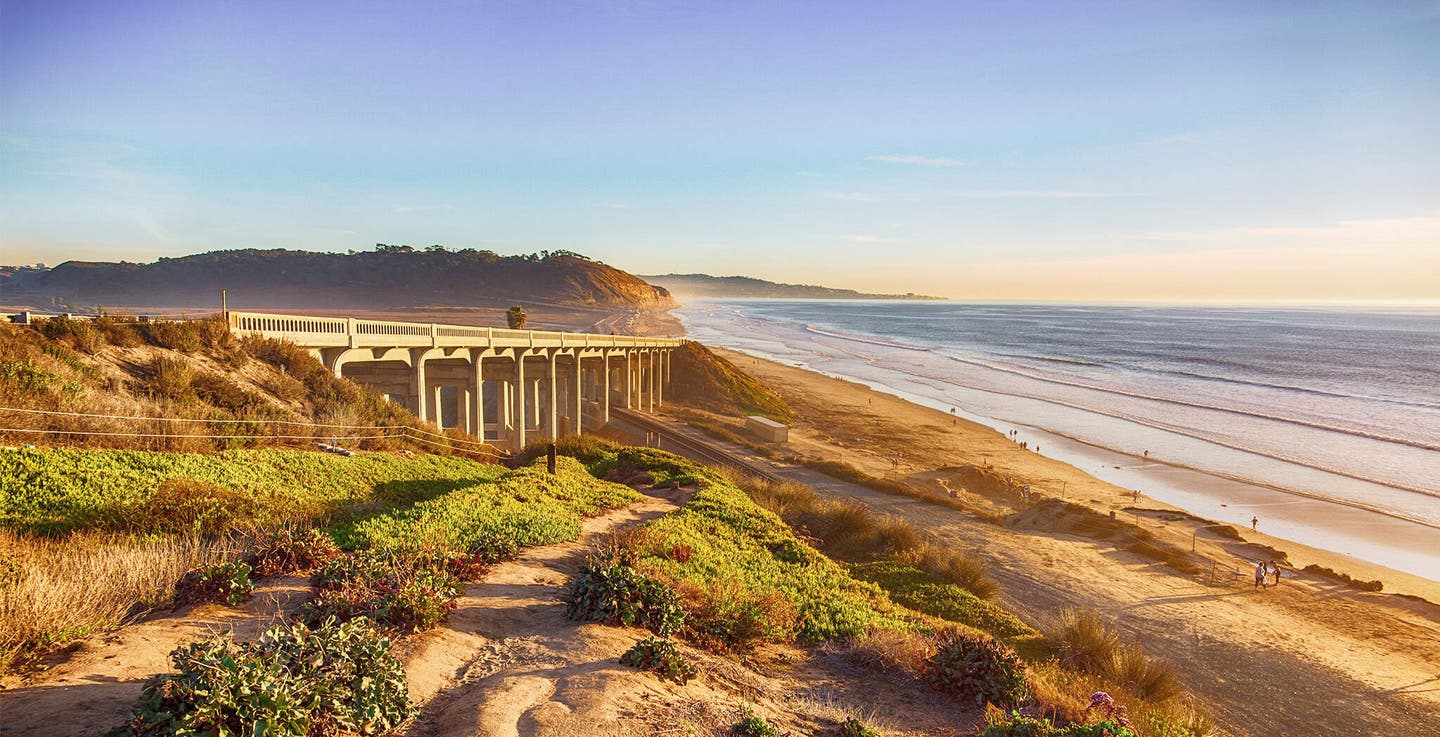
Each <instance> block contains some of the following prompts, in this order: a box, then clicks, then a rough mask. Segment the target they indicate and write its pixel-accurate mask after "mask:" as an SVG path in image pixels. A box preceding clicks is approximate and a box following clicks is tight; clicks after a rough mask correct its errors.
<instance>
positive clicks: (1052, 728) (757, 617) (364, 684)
mask: <svg viewBox="0 0 1440 737" xmlns="http://www.w3.org/2000/svg"><path fill="white" fill-rule="evenodd" d="M561 450H562V451H563V452H564V453H565V454H567V455H568V456H571V457H566V456H565V455H562V457H560V458H559V459H558V462H557V464H556V473H555V474H553V475H552V474H550V473H547V472H546V470H545V467H544V460H543V459H542V458H539V457H538V456H539V455H540V449H539V448H538V447H533V448H531V449H530V451H529V453H528V454H527V455H528V456H530V457H533V458H534V461H533V462H532V463H530V464H529V465H524V466H522V467H520V468H518V469H516V470H510V471H506V470H503V469H500V468H498V467H495V466H486V465H483V464H478V463H474V462H471V461H467V460H464V459H459V458H453V457H450V458H446V457H436V456H423V455H422V456H415V457H398V456H393V455H388V454H384V453H362V454H360V455H357V456H354V457H349V458H342V457H334V456H330V455H322V454H318V453H314V452H308V451H291V450H256V451H230V452H224V453H215V454H182V453H147V452H133V451H119V450H92V451H78V450H58V449H56V450H24V449H12V450H5V451H0V471H3V472H4V474H5V476H6V477H13V478H14V479H15V480H14V481H13V482H11V483H7V484H6V485H5V486H3V487H0V528H3V530H4V531H3V533H0V534H3V538H0V543H3V544H0V551H4V552H3V553H0V555H3V558H0V570H4V571H8V573H7V574H6V575H5V576H3V577H0V632H4V633H5V639H4V641H3V642H0V654H3V659H4V661H6V662H8V663H10V664H11V665H12V666H13V665H15V664H17V663H18V664H23V663H24V662H25V660H26V658H32V657H35V656H36V655H39V654H42V653H45V652H47V651H51V650H53V649H54V648H55V647H56V646H57V645H59V644H62V643H64V642H66V641H69V640H73V639H75V638H78V637H84V636H86V635H87V634H89V633H91V632H94V631H97V630H101V629H106V628H110V627H115V626H117V625H120V624H122V623H124V622H126V621H129V620H130V619H132V618H134V617H135V616H136V615H137V613H141V612H144V611H147V610H150V609H153V608H155V607H162V606H166V605H168V604H170V603H171V602H177V603H185V604H191V603H210V604H213V605H214V606H220V607H237V608H238V607H244V606H247V605H246V602H247V600H249V599H250V598H251V597H252V596H253V592H255V590H256V584H255V583H254V581H255V580H257V579H260V578H262V577H265V576H276V575H294V574H295V573H311V578H310V580H309V591H308V594H307V596H306V599H305V601H304V603H303V604H302V605H300V606H298V608H290V609H284V610H281V611H279V612H274V613H269V614H264V616H266V617H279V618H280V620H279V622H278V623H277V626H276V627H274V628H272V629H270V630H268V631H267V632H266V633H265V634H264V635H263V637H261V638H260V639H259V640H258V641H256V642H254V643H243V642H242V643H238V644H237V643H236V642H235V641H233V640H232V639H231V638H230V637H228V636H223V635H222V636H220V637H218V638H215V639H208V640H201V641H199V642H196V643H193V644H188V645H182V646H181V647H179V648H178V649H177V650H176V651H175V652H174V654H173V655H172V662H173V664H174V665H175V667H176V669H177V670H176V671H175V672H173V673H169V674H165V675H162V676H161V677H160V678H159V679H157V680H153V681H151V682H150V683H149V684H147V685H146V686H145V687H144V688H143V689H139V690H138V691H137V693H138V695H139V699H138V701H136V702H135V707H134V711H133V713H132V714H131V717H130V718H129V719H128V720H127V721H125V723H124V724H123V725H121V726H120V727H119V728H118V730H117V731H116V732H115V733H116V734H121V735H134V736H135V737H140V736H141V735H173V734H187V733H192V732H193V733H201V734H208V733H218V732H217V730H220V731H224V732H226V733H229V732H232V731H233V732H237V733H238V732H246V733H248V732H249V731H251V730H252V729H253V728H254V727H255V726H256V725H257V724H259V725H262V726H264V727H265V731H266V733H267V734H288V735H297V736H299V735H321V734H331V733H334V731H335V730H336V729H337V728H343V729H341V730H340V731H347V730H348V731H351V732H359V733H364V734H386V733H390V732H392V731H394V730H396V729H397V728H404V727H405V725H406V724H408V723H410V722H411V720H412V719H414V717H415V716H416V715H417V713H419V712H418V708H417V705H416V704H415V703H414V702H412V701H411V698H413V697H412V696H410V695H408V693H407V692H411V693H413V689H407V688H406V681H407V680H408V678H409V674H410V673H411V672H413V671H412V669H411V665H412V664H410V663H402V662H401V661H400V660H398V659H397V655H396V653H397V652H406V653H412V654H413V655H411V656H407V657H422V656H423V653H425V652H428V651H426V650H425V649H424V648H423V647H422V648H420V650H416V649H415V648H413V647H409V646H407V645H406V642H407V638H410V637H412V636H415V635H413V634H412V633H418V632H423V631H425V630H429V629H433V628H437V627H440V626H441V625H442V624H444V623H445V622H447V620H450V619H452V616H451V615H452V613H454V610H455V608H456V606H457V601H458V600H459V598H460V597H461V596H463V595H464V594H465V591H466V586H467V584H470V583H474V582H481V581H484V580H485V579H486V576H487V575H488V573H489V572H490V571H491V569H492V567H493V566H496V565H497V564H500V563H501V562H503V561H507V560H511V559H514V558H515V557H516V556H517V555H518V554H520V552H521V551H523V550H524V549H526V548H527V547H530V546H541V545H552V544H556V543H560V542H564V541H568V540H574V539H576V538H577V537H578V536H579V535H580V534H581V531H582V526H583V520H584V519H585V518H587V517H595V516H598V515H601V514H603V513H605V512H606V511H607V510H613V509H617V508H620V507H625V506H627V505H631V504H635V503H637V502H640V501H641V500H642V499H643V497H642V495H641V494H639V493H637V492H636V491H635V490H634V488H633V487H645V486H649V487H651V488H652V489H655V490H657V491H658V490H660V489H674V490H675V491H672V492H669V493H671V494H672V495H674V496H673V497H672V498H675V499H677V500H678V501H679V503H680V506H679V508H678V509H675V508H674V507H671V509H674V511H671V512H670V513H669V514H665V515H664V516H659V517H658V518H654V519H652V520H651V521H649V522H646V523H644V524H641V525H639V526H638V527H631V528H629V529H628V530H625V531H623V532H616V533H612V534H611V535H610V536H609V537H608V538H606V540H605V542H604V544H602V545H601V546H599V547H598V548H597V549H595V551H594V553H593V555H591V556H590V557H589V558H588V560H586V562H585V563H584V565H582V566H581V567H580V570H579V572H578V574H577V575H576V576H575V577H573V578H572V579H571V580H570V581H569V583H568V585H567V586H566V590H567V594H566V600H567V601H568V605H567V607H566V611H567V613H568V616H569V618H570V619H572V620H575V621H576V622H578V623H585V622H591V623H599V625H601V626H614V627H626V628H635V629H643V630H648V631H649V633H650V635H652V636H650V637H647V638H646V639H644V640H642V641H639V642H635V641H634V640H626V643H627V644H626V646H627V647H628V646H629V644H634V647H633V648H631V649H630V650H629V651H626V652H624V653H623V654H622V653H621V651H620V650H619V649H617V650H616V651H615V652H614V654H613V655H611V656H609V657H611V658H613V659H615V660H617V661H619V662H623V663H626V664H628V665H630V666H632V667H634V668H637V669H639V670H642V671H644V670H648V671H653V672H654V673H655V674H656V675H657V676H659V677H661V678H664V679H666V682H667V683H669V684H671V685H673V686H674V687H675V688H678V689H684V688H685V684H687V683H688V682H690V681H692V680H694V679H699V680H702V681H706V682H707V683H706V687H707V688H710V689H720V690H721V691H724V690H725V689H729V688H739V687H738V686H736V685H734V684H733V683H732V682H731V681H729V680H727V679H729V678H730V676H726V675H723V674H722V673H721V672H717V671H716V670H715V669H714V668H715V666H713V665H711V666H708V667H707V668H704V669H700V668H696V667H695V665H694V663H693V662H692V658H694V657H697V653H699V652H701V651H706V652H708V653H710V655H707V656H706V657H709V658H720V659H725V658H731V659H733V658H737V657H738V658H747V659H749V658H755V659H756V660H755V661H754V662H769V663H772V665H770V666H766V667H768V668H775V667H782V666H780V664H782V663H784V662H786V661H785V660H784V659H777V658H780V656H779V655H767V654H765V653H766V649H767V648H781V649H782V650H780V651H777V652H779V653H791V654H790V655H785V656H784V658H794V657H800V658H819V659H821V660H823V659H824V658H835V657H840V658H842V659H844V660H845V661H846V662H850V663H853V664H854V665H852V666H848V667H849V668H850V670H849V671H848V672H849V673H850V675H849V676H847V677H849V678H854V679H869V678H882V677H883V678H886V679H890V681H889V682H892V683H894V682H908V683H910V684H911V685H910V686H909V688H911V689H914V690H917V691H918V692H920V693H923V694H924V696H923V699H922V701H934V702H938V703H945V704H956V705H962V706H961V709H962V711H961V712H960V713H968V714H970V715H971V716H969V717H967V718H968V719H969V720H970V724H972V725H973V724H975V723H976V722H978V721H979V719H980V717H979V714H980V711H979V709H980V708H981V707H983V706H985V705H986V704H994V705H998V706H1000V707H1002V708H1004V709H1007V710H1008V709H1017V710H1019V713H1020V714H1022V715H1015V716H1012V715H1010V714H1008V713H1004V712H1001V711H994V712H993V713H991V715H990V716H989V717H988V726H986V727H985V728H986V729H987V730H989V731H987V732H986V734H987V735H994V736H997V737H1004V736H1005V735H1072V736H1074V735H1099V734H1108V735H1110V737H1126V736H1127V735H1136V734H1138V735H1143V736H1144V737H1151V736H1152V735H1154V736H1156V737H1159V736H1161V735H1163V736H1164V737H1195V736H1196V735H1201V734H1205V733H1206V731H1207V729H1206V727H1205V723H1204V721H1203V719H1201V718H1199V717H1197V716H1196V715H1195V714H1194V713H1193V712H1192V711H1191V710H1190V708H1189V707H1188V705H1187V704H1188V702H1187V701H1185V700H1184V699H1183V697H1182V696H1181V695H1180V694H1179V690H1178V688H1176V687H1174V684H1173V677H1171V676H1168V675H1167V674H1168V673H1169V671H1168V669H1167V668H1166V667H1165V666H1164V665H1163V664H1160V663H1157V662H1154V661H1151V660H1149V659H1147V658H1145V657H1144V656H1143V655H1141V654H1140V653H1139V652H1138V650H1135V649H1133V648H1131V647H1129V646H1128V645H1127V644H1126V643H1124V642H1123V641H1122V640H1119V639H1118V638H1117V637H1116V636H1115V635H1114V633H1113V630H1111V629H1107V628H1106V625H1105V623H1104V622H1103V621H1100V620H1097V619H1094V618H1090V619H1085V618H1083V617H1077V618H1075V619H1073V620H1070V622H1071V623H1070V624H1067V625H1066V627H1067V629H1065V630H1063V631H1060V632H1057V633H1054V634H1052V635H1049V636H1046V635H1041V634H1040V633H1038V632H1036V631H1035V630H1034V629H1032V628H1031V627H1029V626H1028V625H1026V624H1025V623H1023V622H1021V621H1020V620H1018V619H1017V618H1015V617H1014V616H1013V615H1012V614H1010V613H1009V612H1006V611H1005V610H1004V609H1002V608H1001V607H999V606H997V605H995V604H993V603H991V602H989V601H987V600H985V599H984V595H985V594H986V593H987V591H986V587H985V585H984V584H985V579H984V576H983V572H980V573H977V572H975V571H973V570H969V569H968V567H967V566H968V564H967V563H966V560H965V557H964V554H961V553H954V552H950V551H945V550H942V549H938V548H936V547H935V544H934V542H933V541H931V540H929V539H928V538H927V537H926V536H925V535H924V534H923V532H922V531H919V530H916V529H914V528H911V527H909V526H908V525H907V524H904V523H901V522H899V521H898V520H893V519H889V518H883V517H878V516H876V515H874V514H873V513H871V512H869V511H868V510H865V509H863V508H859V507H856V506H855V505H851V504H846V503H841V502H833V501H829V500H824V499H821V498H820V497H818V496H816V495H815V494H814V492H812V491H810V490H809V489H807V488H805V487H799V486H796V485H793V484H773V483H769V482H762V481H758V480H755V479H749V478H745V477H733V476H729V475H726V474H723V473H720V472H718V471H715V470H713V469H709V468H706V467H703V466H700V465H698V464H695V463H693V462H691V461H688V460H685V459H682V458H679V457H677V456H674V455H671V454H669V453H664V452H661V451H657V450H653V449H648V448H629V447H623V446H616V445H613V444H610V443H607V442H604V441H600V440H597V439H594V438H593V437H589V436H586V437H582V438H571V439H567V440H565V441H564V442H562V443H561ZM81 477H83V478H89V479H94V480H95V483H93V484H91V483H81V482H77V481H75V480H74V479H76V478H81ZM607 479H614V480H625V481H626V482H627V484H620V483H615V482H614V481H611V480H607ZM652 493H655V492H652ZM276 508H278V509H280V510H286V509H292V510H299V511H298V513H295V514H278V515H277V514H276V512H275V509H276ZM136 512H139V514H137V513H136ZM127 520H137V521H140V523H137V524H136V525H135V526H133V527H130V526H127ZM161 522H163V524H161ZM41 533H44V534H43V535H42V534H41ZM96 551H101V552H102V554H103V555H102V556H101V557H97V556H96V555H95V553H96ZM156 561H161V562H164V565H163V566H162V565H156ZM140 570H143V571H145V572H146V573H149V574H150V575H148V576H138V575H136V574H137V573H138V572H140ZM537 585H538V584H536V583H534V582H531V581H530V580H529V579H525V585H523V586H520V587H518V589H517V591H518V593H510V594H507V595H509V596H519V597H521V598H523V599H524V600H526V601H535V602H543V601H544V595H542V594H537V593H536V592H537V591H539V589H536V588H535V587H536V586H537ZM510 588H516V587H510ZM502 590H507V589H506V587H501V588H499V589H496V588H492V589H490V591H491V592H492V593H498V592H499V591H502ZM531 597H538V598H536V599H532V598H531ZM472 601H473V600H472ZM467 606H473V604H472V605H467ZM528 606H543V604H542V603H536V604H531V605H528ZM247 611H249V610H247ZM242 616H260V615H258V614H248V615H242ZM529 619H531V617H526V620H527V621H528V620H529ZM547 636H549V637H554V635H547ZM575 637H577V638H579V637H582V635H580V634H576V635H575ZM583 637H591V636H589V635H583ZM397 640H398V646H397V645H395V644H393V643H396V641H397ZM797 648H798V649H797ZM622 649H623V648H622ZM816 662H819V661H816ZM417 667H420V666H418V664H417ZM783 667H785V668H789V667H791V666H783ZM422 670H423V667H422ZM791 672H792V676H791V677H798V678H804V677H805V676H803V675H802V674H803V673H804V672H805V671H804V670H803V668H802V669H797V670H793V671H791ZM635 677H637V678H644V677H648V676H646V675H644V674H637V675H636V676H635ZM746 677H747V678H752V677H762V678H763V677H764V676H746ZM1167 677H1170V678H1171V679H1172V680H1171V681H1169V682H1167V681H1166V680H1165V679H1166V678H1167ZM1167 683H1168V685H1167ZM137 685H138V684H137ZM455 688H457V689H461V690H463V689H465V688H467V682H466V681H465V680H461V681H458V682H457V683H456V685H455ZM43 690H44V689H41V690H40V691H43ZM647 690H651V689H649V688H648V687H647ZM740 690H741V691H742V692H743V689H740ZM1098 690H1106V691H1109V692H1110V693H1111V694H1113V695H1114V697H1115V699H1116V700H1117V701H1118V702H1119V703H1120V704H1122V705H1125V706H1128V707H1129V711H1128V714H1129V717H1130V719H1131V720H1132V721H1134V722H1135V723H1136V724H1135V725H1134V726H1131V727H1126V726H1124V722H1123V718H1124V717H1125V714H1126V712H1116V713H1110V712H1104V713H1092V712H1091V711H1090V710H1087V708H1086V703H1087V701H1088V700H1089V699H1090V694H1091V693H1092V692H1093V691H1098ZM863 691H864V686H863V684H862V685H859V688H858V691H857V692H859V693H863ZM695 693H716V691H714V690H711V691H702V692H694V693H690V692H685V691H683V690H682V691H663V690H662V691H653V690H652V694H653V699H654V701H655V706H656V707H663V706H664V705H665V704H666V703H667V700H670V699H674V700H675V701H674V703H675V704H683V703H688V702H687V701H686V699H691V700H693V699H694V698H695ZM744 693H747V694H750V695H749V696H748V698H754V694H751V693H750V692H744ZM316 694H324V696H323V697H322V698H313V697H314V696H315V695H316ZM772 708H773V707H772ZM784 708H791V709H805V708H810V707H807V706H805V705H803V704H797V705H795V706H793V707H784ZM967 709H968V710H969V711H968V712H967V711H964V710H967ZM839 713H840V714H843V715H844V717H845V719H844V724H842V723H841V719H839V718H838V717H837V718H835V719H834V721H833V722H831V723H833V724H834V725H836V726H837V727H843V728H844V729H848V730H851V731H850V732H846V733H847V734H850V733H853V734H872V733H873V732H870V731H865V730H868V729H869V727H867V726H866V725H865V724H864V723H863V722H862V721H860V720H858V719H856V718H855V713H854V712H852V711H842V712H839ZM775 718H780V719H782V721H783V719H784V718H785V714H784V713H783V712H781V713H778V714H777V713H775V712H773V711H767V712H766V713H764V714H760V713H751V714H750V715H749V716H746V717H745V718H744V719H742V720H741V721H740V722H736V726H735V727H734V728H733V729H734V730H740V731H733V732H732V733H737V734H738V733H751V734H769V733H771V732H769V731H766V730H767V729H774V725H773V723H772V721H770V720H772V719H775ZM115 720H116V721H117V722H118V721H120V717H119V715H116V716H115ZM1067 722H1069V723H1070V724H1069V725H1068V726H1056V725H1057V724H1059V725H1064V724H1066V723H1067ZM846 725H848V726H846ZM102 726H103V725H98V724H97V725H94V727H96V728H101V727H102ZM957 726H963V725H957ZM604 728H605V727H604V726H603V725H597V727H596V729H597V732H595V733H597V734H598V733H601V732H600V731H598V730H602V729H604ZM756 730H758V731H756ZM706 733H709V734H719V733H720V732H718V731H710V732H706Z"/></svg>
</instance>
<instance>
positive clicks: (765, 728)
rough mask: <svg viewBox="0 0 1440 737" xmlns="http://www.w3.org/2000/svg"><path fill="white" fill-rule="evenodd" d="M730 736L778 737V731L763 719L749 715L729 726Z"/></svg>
mask: <svg viewBox="0 0 1440 737" xmlns="http://www.w3.org/2000/svg"><path fill="white" fill-rule="evenodd" d="M730 734H731V735H732V736H733V737H780V730H778V729H776V728H775V725H773V724H771V723H770V722H767V721H765V718H764V717H761V716H759V715H756V714H750V715H749V716H746V717H745V718H744V719H741V720H740V721H738V722H735V723H734V724H732V725H730Z"/></svg>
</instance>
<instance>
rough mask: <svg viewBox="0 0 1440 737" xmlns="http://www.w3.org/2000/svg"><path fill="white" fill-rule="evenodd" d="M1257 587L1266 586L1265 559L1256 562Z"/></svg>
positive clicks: (1262, 587)
mask: <svg viewBox="0 0 1440 737" xmlns="http://www.w3.org/2000/svg"><path fill="white" fill-rule="evenodd" d="M1255 588H1257V589H1264V588H1265V561H1263V560H1262V561H1257V562H1256V563H1255Z"/></svg>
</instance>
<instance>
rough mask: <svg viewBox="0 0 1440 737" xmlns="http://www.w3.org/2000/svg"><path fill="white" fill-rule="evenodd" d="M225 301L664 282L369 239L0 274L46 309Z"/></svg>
mask: <svg viewBox="0 0 1440 737" xmlns="http://www.w3.org/2000/svg"><path fill="white" fill-rule="evenodd" d="M222 289H225V290H228V292H229V298H230V307H231V308H232V309H247V308H253V309H265V308H268V307H273V306H276V305H283V306H285V307H291V308H307V307H308V308H333V309H344V308H363V309H372V310H373V309H384V308H406V307H416V306H424V305H446V306H449V307H465V306H469V305H477V304H487V305H493V304H501V303H503V304H506V305H508V304H511V303H514V302H522V303H524V304H533V303H555V304H565V305H607V306H620V307H668V306H670V305H671V299H670V295H669V293H668V292H666V291H665V290H664V289H660V288H657V287H653V286H651V285H649V284H646V283H645V282H644V281H642V280H641V279H639V278H638V277H636V276H634V275H632V274H629V273H626V272H624V271H621V270H619V269H615V268H613V267H610V266H607V265H605V264H602V263H600V262H598V261H593V260H591V259H588V258H585V257H584V256H581V255H579V254H574V253H570V252H566V251H558V252H553V253H551V252H546V253H541V254H532V255H528V256H501V255H499V254H497V253H495V252H493V251H481V250H475V249H470V248H467V249H463V250H457V251H450V250H446V249H444V248H442V247H440V246H431V247H429V248H425V249H423V250H418V249H414V248H411V247H409V246H391V245H384V244H377V249H376V250H374V251H366V252H359V253H357V252H350V253H348V254H341V253H316V252H311V251H292V250H285V249H275V250H265V251H262V250H255V249H246V250H236V251H213V252H210V253H201V254H196V255H193V256H183V257H180V258H162V259H160V260H158V261H155V262H153V263H144V264H139V263H128V262H122V263H111V262H97V261H67V262H65V263H63V264H60V265H59V266H56V267H54V268H53V269H49V270H48V271H33V270H28V271H25V270H15V271H7V272H5V274H4V277H3V282H0V292H3V293H4V295H5V298H4V299H5V302H6V303H7V304H10V305H29V306H31V307H32V308H35V309H50V310H53V309H55V307H56V306H57V305H58V306H68V307H70V308H72V311H73V310H79V309H84V310H90V309H93V308H94V307H95V306H96V305H103V306H105V307H107V308H115V307H165V306H174V307H194V306H197V305H215V304H217V302H218V300H219V295H220V290H222Z"/></svg>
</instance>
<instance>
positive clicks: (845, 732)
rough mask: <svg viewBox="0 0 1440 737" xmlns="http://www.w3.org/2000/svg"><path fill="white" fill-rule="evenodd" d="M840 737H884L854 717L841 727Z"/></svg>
mask: <svg viewBox="0 0 1440 737" xmlns="http://www.w3.org/2000/svg"><path fill="white" fill-rule="evenodd" d="M840 737H882V735H881V734H880V730H878V729H876V728H874V727H871V726H869V725H867V724H865V723H864V722H862V721H860V720H859V719H856V718H854V717H849V718H847V719H846V720H845V723H844V724H841V725H840Z"/></svg>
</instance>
